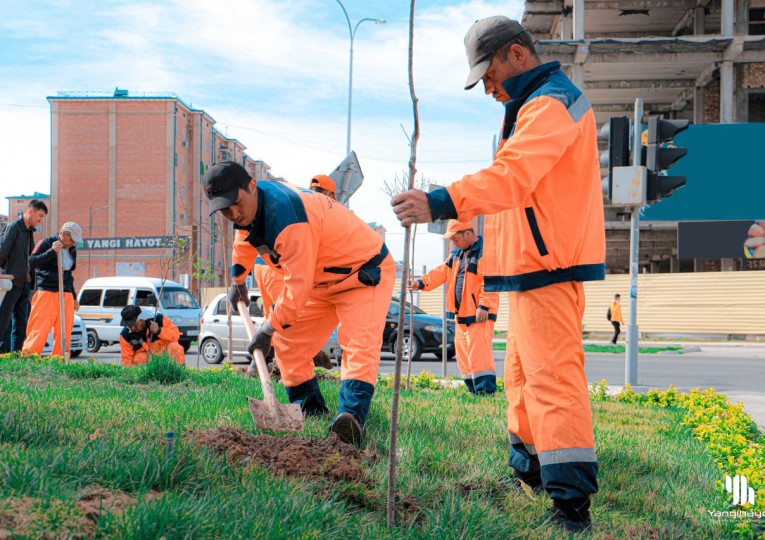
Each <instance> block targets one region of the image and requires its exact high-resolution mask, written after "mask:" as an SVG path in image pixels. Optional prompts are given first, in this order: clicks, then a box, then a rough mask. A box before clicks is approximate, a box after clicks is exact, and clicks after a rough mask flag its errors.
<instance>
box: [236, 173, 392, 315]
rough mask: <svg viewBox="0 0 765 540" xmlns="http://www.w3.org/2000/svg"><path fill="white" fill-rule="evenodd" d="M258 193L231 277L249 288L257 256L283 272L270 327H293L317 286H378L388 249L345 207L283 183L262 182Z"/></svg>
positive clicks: (239, 239) (243, 229)
mask: <svg viewBox="0 0 765 540" xmlns="http://www.w3.org/2000/svg"><path fill="white" fill-rule="evenodd" d="M256 189H257V195H258V211H257V214H256V215H255V219H254V221H253V222H252V223H251V224H250V225H249V226H247V227H238V226H235V227H234V228H235V229H238V230H237V231H236V237H235V240H234V249H233V258H232V261H233V267H232V271H231V274H232V278H233V280H234V282H235V283H244V281H245V278H246V277H247V274H248V273H249V272H250V270H251V269H252V265H253V263H254V262H255V259H256V258H257V256H258V254H259V255H260V256H261V257H262V258H263V260H264V261H265V262H266V264H267V265H268V266H270V267H272V268H275V269H276V270H278V271H279V272H282V273H283V275H284V289H283V290H282V292H281V294H280V295H279V297H278V298H277V299H275V301H274V307H273V309H272V310H271V313H270V315H269V316H268V321H269V323H270V324H271V326H273V327H274V328H275V329H277V330H282V329H283V328H284V327H286V326H289V325H290V324H292V323H293V322H294V321H295V320H296V319H297V316H298V314H299V313H300V310H301V309H302V308H303V306H304V305H305V303H306V301H307V300H308V296H309V294H310V292H311V290H312V289H313V288H314V287H317V286H328V285H333V284H337V283H340V282H344V281H346V280H351V281H349V282H348V285H349V287H350V286H352V285H354V284H355V285H359V283H360V284H361V285H370V286H372V285H376V284H377V282H379V280H380V269H379V268H378V267H379V265H380V264H381V263H382V261H383V259H384V258H385V257H386V256H387V254H388V248H387V247H386V246H385V244H384V243H383V240H382V238H381V237H380V236H379V235H378V234H377V233H375V232H374V231H373V230H372V228H371V227H369V225H367V224H366V223H364V222H363V221H362V220H361V219H359V218H358V217H357V216H356V215H355V214H353V213H351V212H350V211H349V210H348V209H347V208H345V207H344V206H343V205H342V204H340V203H339V202H337V201H335V200H333V199H330V198H329V197H326V196H325V195H322V194H320V193H317V192H315V191H310V190H306V189H301V188H298V187H296V186H293V185H291V184H286V183H282V182H272V181H261V182H258V183H257V187H256Z"/></svg>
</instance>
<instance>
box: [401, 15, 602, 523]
mask: <svg viewBox="0 0 765 540" xmlns="http://www.w3.org/2000/svg"><path fill="white" fill-rule="evenodd" d="M465 47H466V49H467V56H468V63H469V64H470V74H469V76H468V79H467V82H466V84H465V88H466V89H470V88H473V86H475V85H476V83H478V82H479V81H481V80H483V84H484V88H485V91H486V94H487V95H492V96H493V97H494V98H495V99H496V100H497V101H499V102H501V103H503V104H504V109H505V114H504V123H503V129H502V140H501V142H500V145H499V147H498V148H497V151H496V153H495V155H494V161H493V163H492V164H491V165H490V166H489V167H487V168H485V169H483V170H480V171H478V172H477V173H475V174H468V175H466V176H464V177H463V178H462V179H460V180H458V181H456V182H454V183H452V184H451V185H449V186H447V187H445V188H441V189H437V190H435V191H433V192H430V193H425V192H423V191H421V190H409V191H407V192H405V193H402V194H399V195H397V196H395V197H394V198H393V200H392V204H393V206H394V211H395V212H396V215H397V217H398V218H399V220H400V221H401V223H402V225H404V226H408V225H411V224H413V223H425V222H428V221H432V220H435V219H446V218H455V219H460V220H462V221H467V220H469V219H471V218H472V217H474V216H477V215H479V214H485V215H486V221H485V227H484V240H485V242H484V260H485V265H484V269H483V270H484V287H485V289H486V290H487V291H509V294H508V298H509V301H510V318H509V320H510V328H509V329H508V336H507V354H506V359H505V394H506V395H507V399H508V401H509V405H508V414H507V421H508V432H509V434H510V443H511V445H512V448H511V451H510V460H509V464H510V466H511V467H513V469H514V471H515V475H516V477H515V480H523V481H524V482H525V483H527V484H530V485H531V486H532V487H535V488H544V489H545V490H546V491H547V493H549V495H550V497H551V498H552V501H553V508H552V509H551V513H550V520H551V522H552V523H554V524H555V525H556V526H558V527H561V528H563V529H565V530H566V531H571V532H583V531H587V530H589V529H590V528H591V526H592V521H591V518H590V511H589V508H590V495H591V494H593V493H596V492H597V490H598V483H597V475H598V462H597V458H596V456H595V441H594V434H593V427H592V412H591V409H590V400H589V395H588V387H587V378H586V376H585V372H584V350H583V346H582V317H583V315H584V307H585V300H584V286H583V283H582V282H584V281H590V280H602V279H605V274H606V267H605V253H606V249H605V248H606V243H605V233H604V231H605V228H604V217H603V196H602V192H601V185H600V164H599V161H598V143H597V135H596V131H597V129H596V126H595V115H594V113H593V111H592V106H591V105H590V102H589V101H588V100H587V97H586V96H585V95H584V93H582V91H581V90H580V89H579V88H577V87H576V86H574V84H573V83H572V82H571V81H570V80H569V79H568V78H567V77H566V76H565V75H564V74H563V73H562V72H561V70H560V63H559V62H550V63H547V64H543V63H542V62H541V60H540V59H539V56H538V55H537V52H536V50H535V48H534V43H533V41H532V38H531V36H530V34H529V33H528V32H527V31H526V30H524V28H523V27H522V26H521V25H520V24H519V23H518V22H517V21H514V20H511V19H508V18H507V17H501V16H498V17H489V18H486V19H481V20H479V21H477V22H476V23H475V24H473V26H472V27H471V28H470V29H469V30H468V33H467V35H466V37H465ZM515 483H516V485H520V484H519V482H515Z"/></svg>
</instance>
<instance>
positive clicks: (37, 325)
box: [21, 291, 74, 356]
mask: <svg viewBox="0 0 765 540" xmlns="http://www.w3.org/2000/svg"><path fill="white" fill-rule="evenodd" d="M59 314H60V310H59V301H58V291H56V292H51V291H36V292H35V294H34V296H32V307H31V311H30V312H29V321H28V322H27V338H26V340H25V341H24V347H23V348H22V349H21V354H37V355H39V354H42V351H43V349H44V348H45V342H46V341H47V340H48V335H49V334H50V331H51V330H53V351H52V352H51V356H64V353H63V349H62V347H61V330H60V324H61V323H60V322H59V321H60V318H59ZM73 327H74V296H73V295H72V293H68V292H67V293H64V337H65V339H66V350H67V351H70V350H71V345H72V343H71V342H72V328H73Z"/></svg>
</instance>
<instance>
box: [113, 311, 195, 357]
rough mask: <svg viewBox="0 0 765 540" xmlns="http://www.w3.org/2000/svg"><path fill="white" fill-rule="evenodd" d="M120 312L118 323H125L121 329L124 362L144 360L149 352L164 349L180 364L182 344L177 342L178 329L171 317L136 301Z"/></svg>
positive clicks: (163, 350) (182, 355)
mask: <svg viewBox="0 0 765 540" xmlns="http://www.w3.org/2000/svg"><path fill="white" fill-rule="evenodd" d="M120 315H121V316H122V320H121V321H120V324H121V325H122V326H124V328H123V329H122V332H120V349H121V351H122V365H123V366H139V365H141V364H145V363H146V362H147V361H148V360H149V352H151V354H162V353H163V352H166V353H167V354H169V355H170V357H171V358H172V359H173V360H175V361H176V362H178V363H179V364H183V363H185V361H186V355H185V354H184V351H183V346H182V345H181V344H180V343H178V338H180V337H181V332H180V330H178V327H177V326H175V324H173V321H171V320H170V317H165V316H164V315H162V314H161V313H157V314H154V313H151V312H145V311H143V310H142V309H141V308H140V307H139V306H136V305H130V306H125V307H124V308H122V311H121V312H120Z"/></svg>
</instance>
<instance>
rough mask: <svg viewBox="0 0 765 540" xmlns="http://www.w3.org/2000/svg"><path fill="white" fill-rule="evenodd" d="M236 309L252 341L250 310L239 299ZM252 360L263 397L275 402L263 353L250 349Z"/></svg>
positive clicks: (253, 328) (253, 333) (252, 329)
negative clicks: (256, 370)
mask: <svg viewBox="0 0 765 540" xmlns="http://www.w3.org/2000/svg"><path fill="white" fill-rule="evenodd" d="M236 309H237V311H239V316H240V317H241V318H242V322H244V328H245V329H246V330H247V338H248V339H249V340H250V341H252V338H253V337H254V336H255V326H254V325H253V324H252V319H250V312H249V311H248V310H247V306H246V305H245V304H244V302H243V301H241V300H240V301H239V302H237V303H236ZM252 360H253V362H254V363H255V366H256V367H257V368H258V375H259V376H260V384H261V385H262V386H263V398H264V399H265V401H267V402H268V403H276V394H275V393H274V386H273V385H272V384H271V375H269V373H268V367H267V366H266V359H265V357H264V356H263V353H262V352H261V351H259V350H257V349H255V350H254V351H252Z"/></svg>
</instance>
